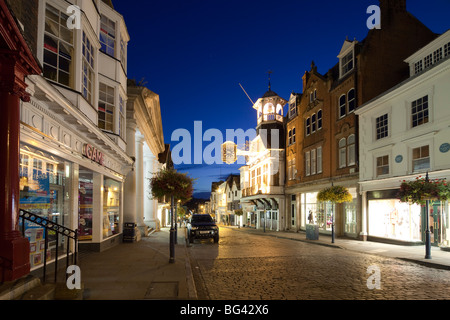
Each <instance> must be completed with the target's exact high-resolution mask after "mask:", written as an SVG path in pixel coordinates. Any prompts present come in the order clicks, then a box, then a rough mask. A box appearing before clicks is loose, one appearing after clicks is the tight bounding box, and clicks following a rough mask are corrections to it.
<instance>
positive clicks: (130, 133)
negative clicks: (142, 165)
mask: <svg viewBox="0 0 450 320" xmlns="http://www.w3.org/2000/svg"><path fill="white" fill-rule="evenodd" d="M128 112H130V111H129V110H128ZM135 137H136V120H135V119H134V118H132V117H130V116H127V154H128V155H129V156H130V157H132V158H136V148H135V147H136V144H135ZM135 163H136V162H135ZM123 222H124V223H136V222H137V220H136V165H135V167H134V168H133V169H132V170H130V172H128V174H127V176H126V178H125V182H124V197H123Z"/></svg>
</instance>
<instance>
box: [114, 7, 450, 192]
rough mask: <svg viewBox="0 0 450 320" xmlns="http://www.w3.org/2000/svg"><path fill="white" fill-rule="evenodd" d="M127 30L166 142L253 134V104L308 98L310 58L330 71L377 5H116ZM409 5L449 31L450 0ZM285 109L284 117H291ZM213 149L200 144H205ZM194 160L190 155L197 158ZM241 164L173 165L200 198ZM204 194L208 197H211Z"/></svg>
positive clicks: (132, 71) (134, 72) (134, 73)
mask: <svg viewBox="0 0 450 320" xmlns="http://www.w3.org/2000/svg"><path fill="white" fill-rule="evenodd" d="M113 4H114V7H115V9H116V10H117V11H118V12H120V13H121V14H122V15H123V16H124V18H125V22H126V24H127V27H128V32H129V34H130V37H131V41H130V43H129V47H128V77H129V78H134V79H136V80H138V81H139V80H141V79H144V80H145V82H147V83H146V86H147V87H148V88H149V89H150V90H152V91H154V92H156V93H157V94H159V95H160V100H161V114H162V119H163V130H164V138H165V143H169V144H171V148H173V147H174V146H175V145H176V144H178V142H177V141H171V140H172V139H171V136H172V133H173V132H174V130H176V129H179V128H184V129H187V130H189V131H191V132H192V139H194V136H193V128H194V121H202V126H203V132H204V131H206V130H207V129H209V128H215V129H219V130H220V131H222V132H223V134H224V136H225V130H226V129H238V128H241V129H244V130H247V129H249V128H255V126H256V111H255V110H254V109H253V108H252V103H251V102H250V101H249V99H248V98H247V96H246V95H245V93H244V92H243V90H242V89H241V87H240V86H239V84H241V85H242V86H243V87H244V89H245V90H246V91H247V93H248V95H249V96H250V98H251V99H252V100H253V101H256V100H257V99H258V98H259V97H261V96H262V95H263V94H264V93H265V92H266V91H267V89H268V74H267V72H268V71H269V70H271V71H273V74H272V81H271V83H272V90H273V91H275V92H276V93H278V95H280V96H281V97H283V98H284V99H289V96H290V94H291V92H292V91H295V92H299V93H301V92H302V80H301V78H302V76H303V74H304V72H305V71H306V70H309V69H310V65H311V61H313V60H314V62H315V64H316V65H317V67H318V71H319V72H321V73H326V72H327V71H328V70H329V69H330V68H332V67H333V66H334V65H335V64H336V63H337V62H338V59H337V55H338V54H339V51H340V49H341V47H342V44H343V42H344V40H345V39H346V37H348V38H349V39H350V40H353V39H355V38H356V40H358V41H362V40H363V39H364V38H365V37H366V35H367V32H368V29H367V26H366V21H367V19H368V18H369V16H370V15H369V14H367V13H366V11H367V8H368V7H369V6H370V5H374V4H375V5H378V4H379V2H378V0H342V1H335V0H334V1H325V0H316V1H302V0H297V1H288V0H278V1H267V0H258V1H256V0H239V1H236V0H226V1H225V0H159V1H143V0H139V1H129V0H128V1H125V0H113ZM407 9H408V11H409V12H410V13H412V14H413V15H414V16H415V17H417V18H418V19H419V20H420V21H422V22H423V23H424V24H425V25H426V26H428V27H429V28H430V29H431V30H432V31H434V32H435V33H443V32H445V31H447V30H448V29H450V19H449V18H448V14H449V12H450V0H429V1H423V0H408V1H407ZM286 111H287V110H285V114H286ZM208 144H210V142H204V143H203V147H205V146H207V145H208ZM192 157H193V156H192ZM240 166H241V165H226V164H222V165H211V166H209V165H206V164H203V165H177V166H176V168H177V169H178V171H180V172H188V173H189V175H190V176H191V177H193V178H197V181H196V184H195V196H197V197H198V196H202V195H203V193H209V192H210V191H211V189H210V188H211V182H213V181H219V180H221V179H222V178H224V177H225V176H227V175H229V174H230V173H236V174H237V173H239V170H238V168H239V167H240ZM206 197H208V198H209V195H207V196H206Z"/></svg>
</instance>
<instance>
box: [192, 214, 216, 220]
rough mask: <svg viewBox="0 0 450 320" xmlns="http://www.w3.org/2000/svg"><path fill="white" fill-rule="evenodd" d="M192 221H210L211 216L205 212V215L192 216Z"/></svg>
mask: <svg viewBox="0 0 450 320" xmlns="http://www.w3.org/2000/svg"><path fill="white" fill-rule="evenodd" d="M192 221H196V222H212V218H211V216H210V215H208V214H205V215H201V216H193V217H192Z"/></svg>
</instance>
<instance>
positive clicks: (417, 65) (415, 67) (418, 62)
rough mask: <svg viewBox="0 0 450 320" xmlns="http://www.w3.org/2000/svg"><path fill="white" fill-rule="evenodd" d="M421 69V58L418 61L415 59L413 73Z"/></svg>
mask: <svg viewBox="0 0 450 320" xmlns="http://www.w3.org/2000/svg"><path fill="white" fill-rule="evenodd" d="M422 70H423V64H422V60H420V61H417V62H416V63H415V64H414V73H416V74H417V73H419V72H422Z"/></svg>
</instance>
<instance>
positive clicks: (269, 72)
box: [267, 70, 273, 91]
mask: <svg viewBox="0 0 450 320" xmlns="http://www.w3.org/2000/svg"><path fill="white" fill-rule="evenodd" d="M267 73H268V74H269V91H270V90H272V85H271V84H270V76H271V74H272V73H273V71H272V70H269V71H267Z"/></svg>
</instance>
